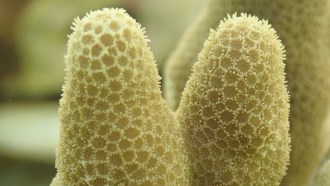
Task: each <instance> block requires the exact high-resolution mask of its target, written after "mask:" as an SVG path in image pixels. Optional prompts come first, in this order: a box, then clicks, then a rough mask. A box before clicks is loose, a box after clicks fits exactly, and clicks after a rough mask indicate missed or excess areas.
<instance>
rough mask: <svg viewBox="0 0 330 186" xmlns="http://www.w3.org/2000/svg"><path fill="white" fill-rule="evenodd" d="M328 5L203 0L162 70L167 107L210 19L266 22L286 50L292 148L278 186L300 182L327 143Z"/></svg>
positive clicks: (308, 0)
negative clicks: (247, 17) (235, 16)
mask: <svg viewBox="0 0 330 186" xmlns="http://www.w3.org/2000/svg"><path fill="white" fill-rule="evenodd" d="M328 4H329V1H327V0H291V1H286V0H276V1H274V0H254V1H246V0H209V7H208V8H207V10H206V11H209V13H208V14H207V13H205V12H203V13H202V16H201V18H200V19H199V20H196V23H194V24H193V25H192V27H191V28H190V29H188V31H187V32H186V34H185V37H184V38H183V40H182V41H181V43H180V44H179V45H178V48H177V49H176V51H175V52H174V54H173V56H172V58H170V59H169V61H168V64H167V71H165V72H167V73H165V75H167V76H168V77H165V78H164V79H165V80H166V81H165V85H166V84H167V87H166V89H165V91H168V92H167V93H165V95H170V96H166V97H167V99H168V100H169V101H170V102H173V100H174V103H172V106H173V105H174V106H175V105H177V104H178V100H179V99H180V98H179V96H180V95H181V93H180V91H182V90H183V87H184V84H185V81H186V80H187V79H188V77H189V75H190V69H191V66H192V64H193V63H194V62H195V61H196V60H197V57H196V56H197V53H198V51H199V48H198V47H194V48H192V47H191V46H199V47H200V48H201V47H202V46H200V43H201V41H202V40H203V39H204V38H206V37H207V34H206V30H207V29H209V28H210V27H211V28H214V27H216V24H215V21H214V19H216V18H217V19H218V20H220V19H223V17H224V16H225V14H227V13H234V12H247V13H250V14H253V15H256V16H258V17H259V18H261V19H267V20H269V22H270V23H271V24H272V25H273V27H274V28H275V30H276V31H277V32H278V35H279V37H280V39H281V40H282V41H283V44H284V46H285V48H286V54H287V55H286V56H287V60H286V61H285V63H286V74H287V75H286V79H287V81H288V90H289V92H290V104H291V111H290V117H289V118H290V133H291V136H292V151H291V157H290V159H291V160H290V166H289V168H288V174H287V175H286V176H285V179H284V181H283V183H282V185H289V186H290V185H294V186H295V185H299V186H303V185H306V184H307V183H308V180H309V179H310V178H311V175H312V173H313V171H314V170H315V168H316V167H317V165H318V163H319V162H320V160H321V159H322V158H323V156H324V154H325V153H326V151H327V148H328V147H329V143H330V139H329V137H330V134H329V133H328V130H324V128H325V127H326V126H325V125H327V124H326V123H325V122H324V120H325V118H326V115H327V114H328V113H329V109H330V108H329V107H330V96H329V92H330V78H326V77H327V76H328V75H329V74H330V63H329V61H328V56H329V51H327V47H326V45H327V43H326V42H327V41H328V40H327V39H326V38H327V36H326V30H325V29H326V24H327V21H328V19H327V17H326V16H327V14H326V13H327V11H328V9H327V7H329V6H328ZM206 15H207V16H206ZM211 15H212V16H211ZM210 25H211V26H210ZM201 27H203V28H201ZM199 30H204V31H203V32H200V31H199ZM185 38H189V39H185ZM176 54H177V55H176ZM182 56H185V57H182ZM185 59H187V60H185ZM169 79H170V80H169ZM173 87H174V88H173ZM311 149H314V150H311ZM302 162H303V163H302Z"/></svg>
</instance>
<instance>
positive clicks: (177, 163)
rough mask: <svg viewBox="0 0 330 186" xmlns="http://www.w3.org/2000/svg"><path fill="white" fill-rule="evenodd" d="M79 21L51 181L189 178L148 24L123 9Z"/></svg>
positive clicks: (122, 182)
mask: <svg viewBox="0 0 330 186" xmlns="http://www.w3.org/2000/svg"><path fill="white" fill-rule="evenodd" d="M73 27H74V28H73V33H72V35H71V36H70V39H69V42H68V53H67V56H66V59H65V62H66V83H65V85H64V87H63V97H62V99H61V101H60V111H59V114H60V119H61V125H60V142H59V144H58V147H57V152H56V167H57V169H58V172H57V177H56V178H55V179H54V182H53V185H61V186H66V185H186V184H187V183H186V182H187V179H186V178H185V171H186V158H185V154H184V153H183V152H184V151H183V147H182V145H183V141H182V138H181V133H180V131H179V128H178V123H177V122H176V120H175V119H174V115H173V113H172V112H171V111H170V109H169V107H168V106H167V104H166V103H165V101H164V100H163V99H162V97H161V91H160V87H159V80H160V77H159V76H158V74H157V69H156V64H155V61H154V58H153V55H152V53H151V51H150V49H149V47H148V40H147V38H146V36H145V35H144V29H142V28H141V26H140V25H139V24H138V23H137V22H136V21H135V20H134V19H133V18H131V17H130V16H129V15H128V14H127V13H126V12H125V11H124V10H122V9H103V10H98V11H94V12H91V13H90V14H88V15H87V16H85V17H84V18H83V19H81V20H80V19H76V21H75V23H74V26H73Z"/></svg>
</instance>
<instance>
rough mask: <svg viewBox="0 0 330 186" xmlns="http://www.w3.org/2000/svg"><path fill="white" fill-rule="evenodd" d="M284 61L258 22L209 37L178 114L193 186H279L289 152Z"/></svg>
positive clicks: (241, 20)
mask: <svg viewBox="0 0 330 186" xmlns="http://www.w3.org/2000/svg"><path fill="white" fill-rule="evenodd" d="M283 58H284V51H283V46H282V44H281V42H280V41H279V39H278V38H277V36H276V33H275V30H274V29H272V28H271V26H270V25H269V24H268V23H267V22H266V21H260V20H258V18H257V17H252V16H248V15H246V14H242V15H241V16H239V17H237V16H236V15H233V16H232V17H228V18H227V20H225V21H223V22H221V23H220V25H219V27H218V28H217V30H216V31H213V30H212V31H211V33H210V35H209V37H208V39H207V41H206V42H205V44H204V48H203V49H202V51H201V53H200V54H199V57H198V62H197V63H195V65H194V67H193V72H192V75H191V77H190V78H189V80H188V82H187V84H186V87H185V89H184V92H183V94H182V100H181V102H180V105H179V107H178V110H177V118H178V120H179V123H180V124H181V125H182V131H183V137H184V140H185V145H186V146H187V148H188V156H189V160H190V166H191V174H192V179H193V181H192V182H193V185H279V182H280V181H281V179H282V177H283V176H284V174H285V171H286V166H287V164H288V160H289V148H290V147H289V143H290V137H289V133H288V132H289V122H288V116H289V103H288V102H289V96H288V92H287V89H286V85H285V77H284V63H283Z"/></svg>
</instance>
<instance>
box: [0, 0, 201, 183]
mask: <svg viewBox="0 0 330 186" xmlns="http://www.w3.org/2000/svg"><path fill="white" fill-rule="evenodd" d="M203 4H204V1H203V0H180V1H163V0H92V1H91V0H70V1H67V0H0V185H1V186H22V185H24V186H30V185H31V186H39V185H40V186H42V185H49V184H50V182H51V180H52V178H53V177H54V175H55V173H56V169H55V165H54V162H55V148H56V143H57V140H58V128H59V120H58V115H57V111H58V101H59V99H60V98H61V87H62V84H63V80H64V55H65V53H66V43H67V39H68V37H67V35H69V34H70V33H71V29H70V26H71V23H72V21H73V19H74V18H75V17H77V16H79V17H82V16H84V15H85V13H86V12H89V11H91V10H96V9H100V8H104V7H122V8H125V9H126V10H127V11H128V13H129V14H130V15H131V16H132V17H134V18H135V19H136V20H137V21H138V22H140V23H141V24H142V26H144V27H145V28H146V32H147V35H148V36H149V39H150V40H151V48H152V51H153V53H154V55H155V58H156V59H157V64H158V67H159V69H160V71H159V73H160V74H162V68H163V65H164V61H165V60H166V59H167V56H168V55H169V53H170V52H171V51H172V50H173V48H174V46H175V44H176V43H177V41H178V39H179V38H180V36H181V34H182V32H183V31H184V29H185V28H186V27H187V26H188V25H189V24H190V22H191V21H192V20H193V19H194V18H195V17H196V16H197V15H198V12H199V10H200V9H201V8H202V6H203Z"/></svg>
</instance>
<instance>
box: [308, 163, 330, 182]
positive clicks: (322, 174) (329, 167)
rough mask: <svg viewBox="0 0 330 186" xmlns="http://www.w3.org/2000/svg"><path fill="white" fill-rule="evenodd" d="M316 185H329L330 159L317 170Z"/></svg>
mask: <svg viewBox="0 0 330 186" xmlns="http://www.w3.org/2000/svg"><path fill="white" fill-rule="evenodd" d="M312 185H315V186H329V185H330V160H328V161H327V162H325V163H324V165H323V166H322V167H321V169H320V170H319V171H318V172H317V174H316V178H315V182H314V183H313V184H312Z"/></svg>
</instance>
